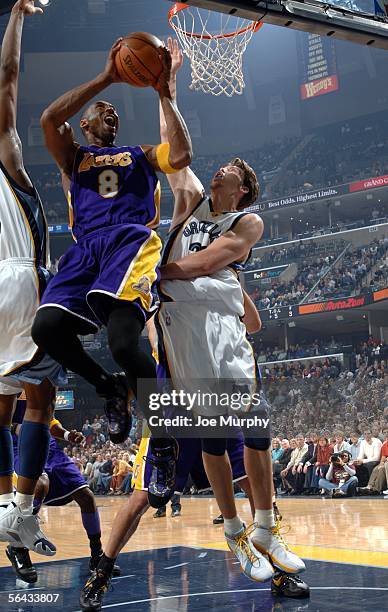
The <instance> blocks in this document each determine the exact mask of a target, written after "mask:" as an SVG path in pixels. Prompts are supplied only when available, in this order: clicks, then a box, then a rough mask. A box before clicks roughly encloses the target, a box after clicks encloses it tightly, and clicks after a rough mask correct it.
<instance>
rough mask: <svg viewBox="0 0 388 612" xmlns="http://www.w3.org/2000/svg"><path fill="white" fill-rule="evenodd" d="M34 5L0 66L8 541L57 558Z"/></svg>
mask: <svg viewBox="0 0 388 612" xmlns="http://www.w3.org/2000/svg"><path fill="white" fill-rule="evenodd" d="M42 12H43V11H42V9H39V8H36V7H35V6H34V2H33V0H19V1H18V2H15V4H14V6H13V8H12V12H11V15H10V18H9V22H8V26H7V29H6V32H5V35H4V38H3V41H2V47H1V61H0V540H2V541H7V542H10V544H11V545H13V546H19V547H20V546H22V547H26V548H29V549H31V550H33V551H34V552H37V553H39V554H41V555H46V556H52V555H54V554H55V552H56V549H55V546H54V545H53V544H51V542H49V541H48V539H47V538H46V536H45V535H44V534H43V533H42V531H41V530H40V527H39V522H38V520H37V517H36V516H34V515H33V512H32V510H33V507H32V504H33V497H34V489H35V484H36V482H37V480H38V478H39V476H40V475H41V473H42V470H43V467H44V464H45V462H46V459H47V454H48V451H49V439H50V436H49V421H50V414H51V409H52V405H53V403H54V402H55V386H56V385H58V384H63V383H64V382H65V378H64V376H63V371H62V368H61V366H60V365H59V364H58V363H55V362H54V361H53V360H52V359H51V358H49V357H48V355H44V354H43V353H42V352H41V351H39V350H38V347H37V346H36V344H35V343H34V342H33V340H32V338H31V325H32V322H33V320H34V316H35V312H36V309H37V307H38V305H39V302H40V299H41V296H42V293H43V291H44V289H45V286H46V282H47V280H48V277H49V274H48V272H47V269H46V268H47V266H48V264H49V255H48V230H47V223H46V218H45V215H44V211H43V206H42V202H41V200H40V197H39V194H38V193H37V191H36V189H35V187H34V186H33V184H32V181H31V179H30V176H29V174H28V172H27V171H26V169H25V167H24V163H23V155H22V145H21V141H20V138H19V135H18V132H17V125H16V115H17V95H18V80H19V68H20V51H21V39H22V32H23V25H24V17H25V15H34V14H35V13H42ZM23 388H24V390H25V392H26V397H27V408H26V412H25V418H24V422H23V424H22V426H21V432H20V439H19V457H20V469H19V475H20V478H19V480H18V484H17V489H16V495H15V496H14V494H13V487H12V474H13V447H12V436H11V431H10V426H11V421H12V413H13V410H14V408H15V403H16V397H17V395H18V394H19V393H20V390H21V389H23Z"/></svg>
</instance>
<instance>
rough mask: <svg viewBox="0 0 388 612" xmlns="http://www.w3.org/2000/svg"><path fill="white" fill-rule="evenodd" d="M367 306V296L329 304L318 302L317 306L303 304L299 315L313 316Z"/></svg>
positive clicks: (333, 301) (330, 301)
mask: <svg viewBox="0 0 388 612" xmlns="http://www.w3.org/2000/svg"><path fill="white" fill-rule="evenodd" d="M364 305H365V295H361V296H358V297H349V298H345V299H342V300H341V299H339V300H329V301H328V302H318V303H317V304H302V305H301V306H299V308H298V310H299V314H300V315H304V314H312V313H314V312H333V311H334V310H347V309H348V308H358V307H360V306H364Z"/></svg>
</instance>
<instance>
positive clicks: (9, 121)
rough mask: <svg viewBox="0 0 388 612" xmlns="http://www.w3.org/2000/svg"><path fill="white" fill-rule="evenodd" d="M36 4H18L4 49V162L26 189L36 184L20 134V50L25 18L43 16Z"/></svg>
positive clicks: (0, 153)
mask: <svg viewBox="0 0 388 612" xmlns="http://www.w3.org/2000/svg"><path fill="white" fill-rule="evenodd" d="M42 12H43V11H42V9H40V8H37V7H35V6H34V2H33V0H18V2H16V3H15V5H14V6H13V8H12V11H11V16H10V18H9V22H8V26H7V29H6V31H5V34H4V39H3V42H2V46H1V59H0V159H1V162H2V163H3V164H4V167H5V169H6V170H7V172H8V173H9V174H10V176H11V177H12V178H13V179H14V180H15V181H16V182H17V184H18V185H20V186H21V187H23V188H24V189H27V190H31V189H32V184H31V181H30V179H29V178H28V175H27V173H26V172H25V170H24V166H23V158H22V145H21V142H20V138H19V135H18V133H17V130H16V114H17V96H18V81H19V68H20V50H21V43H22V32H23V24H24V16H25V15H33V14H35V13H42Z"/></svg>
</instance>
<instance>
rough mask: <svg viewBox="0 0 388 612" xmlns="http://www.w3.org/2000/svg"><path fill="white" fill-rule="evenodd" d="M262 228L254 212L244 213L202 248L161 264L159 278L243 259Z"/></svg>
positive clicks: (210, 270) (200, 272) (193, 274)
mask: <svg viewBox="0 0 388 612" xmlns="http://www.w3.org/2000/svg"><path fill="white" fill-rule="evenodd" d="M263 228H264V225H263V221H262V219H261V218H260V217H259V216H258V215H255V214H252V213H251V214H247V215H245V216H244V217H242V218H241V219H240V220H239V221H238V223H236V225H235V226H234V228H233V229H232V230H229V231H228V232H226V234H224V235H223V236H220V237H219V238H217V240H214V242H212V244H211V245H209V246H208V247H207V248H206V249H203V250H202V251H198V252H197V253H192V254H190V255H186V256H185V257H182V259H179V260H178V261H175V262H173V263H169V264H166V265H165V266H161V268H160V273H161V280H162V281H163V280H174V279H181V280H185V279H189V278H197V277H199V276H210V275H211V274H214V273H215V272H218V271H219V270H223V269H224V268H226V267H227V266H229V265H230V264H232V263H235V262H239V261H243V260H244V259H246V258H247V257H248V255H249V252H250V250H251V248H252V247H253V245H254V244H255V243H256V242H257V241H258V240H260V238H261V236H262V234H263Z"/></svg>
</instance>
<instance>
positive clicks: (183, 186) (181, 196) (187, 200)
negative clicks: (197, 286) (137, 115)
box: [159, 37, 205, 229]
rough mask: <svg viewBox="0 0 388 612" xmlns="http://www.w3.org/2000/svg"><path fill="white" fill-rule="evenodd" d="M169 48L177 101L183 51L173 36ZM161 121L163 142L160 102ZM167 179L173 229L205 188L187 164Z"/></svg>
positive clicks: (164, 128) (162, 119)
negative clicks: (172, 208) (170, 198)
mask: <svg viewBox="0 0 388 612" xmlns="http://www.w3.org/2000/svg"><path fill="white" fill-rule="evenodd" d="M167 46H168V49H169V51H170V53H171V74H170V81H169V87H170V93H171V98H172V99H173V100H174V102H176V94H177V76H176V75H177V72H178V71H179V70H180V68H181V67H182V65H183V53H182V50H181V49H180V47H179V45H178V42H177V41H176V40H175V39H174V40H173V39H172V38H171V37H169V38H168V41H167ZM159 121H160V140H161V142H162V143H166V142H168V134H167V123H166V119H165V116H164V112H163V108H162V105H161V104H159ZM167 180H168V182H169V185H170V187H171V190H172V193H173V195H174V212H173V216H172V223H171V229H173V228H174V227H175V225H178V224H179V223H180V222H181V221H182V220H183V219H185V218H186V217H187V216H188V215H189V214H190V212H191V210H192V209H193V208H195V206H196V205H197V204H198V202H199V201H200V200H201V198H202V197H203V195H204V192H205V190H204V188H203V185H202V183H201V181H200V180H199V178H198V177H197V176H196V175H195V174H194V172H193V171H192V170H191V168H189V167H188V166H186V168H183V170H180V171H179V172H176V173H174V174H167Z"/></svg>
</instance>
